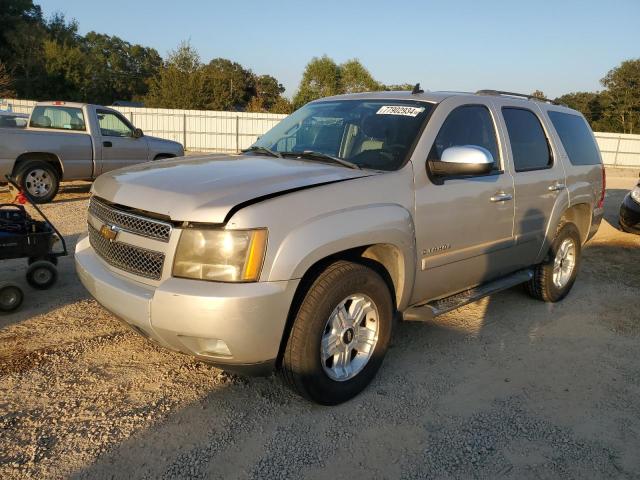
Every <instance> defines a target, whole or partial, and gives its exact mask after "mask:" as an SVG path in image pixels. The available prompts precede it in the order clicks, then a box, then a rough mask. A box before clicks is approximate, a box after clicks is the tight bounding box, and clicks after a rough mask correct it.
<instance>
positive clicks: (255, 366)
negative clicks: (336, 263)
mask: <svg viewBox="0 0 640 480" xmlns="http://www.w3.org/2000/svg"><path fill="white" fill-rule="evenodd" d="M75 261H76V271H77V272H78V276H79V277H80V280H81V282H82V284H83V285H84V286H85V288H86V289H87V290H88V291H89V293H91V295H92V296H93V297H94V298H95V299H96V300H97V301H98V302H99V303H100V304H101V305H103V306H104V307H105V308H106V309H107V310H109V311H110V312H112V313H113V314H114V315H115V316H116V317H118V318H119V319H120V320H122V321H123V322H124V323H126V324H127V325H128V326H130V327H132V328H133V329H134V330H135V331H136V332H138V333H139V334H141V335H143V336H145V337H147V338H149V339H151V340H152V341H154V342H156V343H158V344H160V345H162V346H164V347H167V348H170V349H172V350H177V351H180V352H183V353H186V354H189V355H194V356H196V357H197V358H199V359H201V360H204V361H207V362H210V363H213V364H215V365H217V366H220V367H221V368H223V369H226V370H229V371H236V372H239V373H244V374H268V373H269V372H270V371H272V370H273V368H274V367H275V363H276V359H277V357H278V351H279V349H280V343H281V340H282V335H283V332H284V327H285V324H286V320H287V316H288V314H289V307H290V306H291V302H292V300H293V296H294V293H295V290H296V288H297V286H298V283H299V280H289V281H281V282H255V283H213V282H205V281H201V280H187V279H181V278H173V277H172V278H168V279H167V280H165V281H164V282H162V283H161V284H160V285H159V286H157V287H153V286H150V285H146V284H143V283H139V282H135V281H132V280H130V279H129V278H126V277H124V276H121V275H118V274H117V273H115V272H113V271H112V270H111V269H109V268H108V267H107V266H106V264H105V263H104V262H103V261H102V260H101V259H100V258H99V257H98V256H97V255H96V253H95V252H94V250H93V249H92V248H91V245H90V244H89V239H88V238H87V237H84V238H82V239H81V240H80V241H79V242H78V244H77V246H76V254H75ZM221 342H223V344H222V343H221ZM221 345H225V346H226V348H227V349H228V353H227V352H226V351H225V352H223V351H221V350H225V349H224V347H222V348H221Z"/></svg>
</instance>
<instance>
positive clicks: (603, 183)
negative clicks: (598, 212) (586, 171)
mask: <svg viewBox="0 0 640 480" xmlns="http://www.w3.org/2000/svg"><path fill="white" fill-rule="evenodd" d="M606 189H607V173H606V171H605V169H604V165H603V166H602V192H600V201H599V202H598V208H602V206H603V205H604V194H605V191H606Z"/></svg>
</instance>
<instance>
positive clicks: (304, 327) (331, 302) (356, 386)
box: [282, 261, 393, 405]
mask: <svg viewBox="0 0 640 480" xmlns="http://www.w3.org/2000/svg"><path fill="white" fill-rule="evenodd" d="M358 294H360V295H366V296H367V297H369V299H370V300H371V301H372V303H373V304H375V308H376V310H377V314H378V327H377V328H378V330H377V332H378V333H377V334H378V339H377V342H376V344H375V347H374V348H373V350H372V354H371V356H370V357H369V359H368V362H367V363H366V364H365V365H364V367H362V369H361V370H359V371H358V373H355V375H354V376H353V377H352V378H350V379H346V380H334V379H332V378H331V377H330V376H329V375H328V374H327V372H326V371H325V367H324V366H323V362H322V360H321V339H322V337H323V335H324V334H325V328H326V327H327V322H328V320H329V318H330V317H331V314H332V312H333V311H334V309H335V308H336V307H337V306H338V305H339V304H340V303H341V302H342V301H343V300H345V299H346V298H348V297H349V296H351V295H358ZM367 321H368V320H366V319H365V320H364V322H367ZM392 327H393V300H392V297H391V292H390V291H389V287H388V286H387V284H386V283H385V281H384V280H383V279H382V277H381V276H380V275H379V274H378V273H376V272H375V271H374V270H372V269H371V268H368V267H366V266H364V265H361V264H357V263H352V262H346V261H338V262H335V263H333V264H331V265H329V266H328V267H327V268H326V269H325V270H324V271H323V272H322V273H321V274H320V275H318V277H317V278H316V279H315V281H314V282H313V283H312V284H311V286H310V287H309V290H308V291H307V292H306V294H305V296H304V299H303V300H302V303H301V305H300V308H299V309H298V311H297V313H296V316H295V320H294V323H293V326H292V330H291V333H290V335H289V340H288V342H287V346H286V349H285V352H284V357H283V360H282V375H283V377H284V379H285V381H286V383H288V384H289V386H291V387H292V388H293V389H294V390H296V391H297V392H298V393H299V394H300V395H302V396H303V397H305V398H307V399H309V400H311V401H314V402H317V403H320V404H323V405H336V404H339V403H342V402H345V401H347V400H349V399H351V398H353V397H354V396H356V395H357V394H358V393H360V392H361V391H362V390H363V389H364V388H365V387H366V386H367V385H368V384H369V383H370V382H371V380H372V379H373V377H374V376H375V375H376V372H377V371H378V369H379V368H380V365H382V361H383V359H384V356H385V354H386V352H387V348H388V346H389V341H390V338H391V333H392ZM351 338H353V336H351ZM346 341H347V342H351V341H352V340H346ZM348 344H349V343H347V345H348ZM343 348H345V347H343Z"/></svg>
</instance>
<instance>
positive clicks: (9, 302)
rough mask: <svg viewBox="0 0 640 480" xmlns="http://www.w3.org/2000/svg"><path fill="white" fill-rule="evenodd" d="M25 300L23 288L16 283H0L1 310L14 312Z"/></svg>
mask: <svg viewBox="0 0 640 480" xmlns="http://www.w3.org/2000/svg"><path fill="white" fill-rule="evenodd" d="M22 300H24V294H23V293H22V289H21V288H20V287H19V286H18V285H16V284H15V283H10V282H4V283H0V312H13V311H14V310H16V309H17V308H18V307H19V306H20V305H22Z"/></svg>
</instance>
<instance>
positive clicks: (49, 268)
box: [27, 260, 58, 290]
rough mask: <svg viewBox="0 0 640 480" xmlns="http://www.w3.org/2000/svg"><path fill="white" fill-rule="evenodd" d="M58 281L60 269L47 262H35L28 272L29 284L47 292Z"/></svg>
mask: <svg viewBox="0 0 640 480" xmlns="http://www.w3.org/2000/svg"><path fill="white" fill-rule="evenodd" d="M57 279H58V269H57V268H56V266H55V265H54V264H53V263H51V262H48V261H46V260H39V261H37V262H33V263H32V264H31V266H30V267H29V269H28V270H27V282H29V285H31V286H32V287H33V288H36V289H38V290H46V289H47V288H50V287H51V286H52V285H53V284H54V283H56V280H57Z"/></svg>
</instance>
